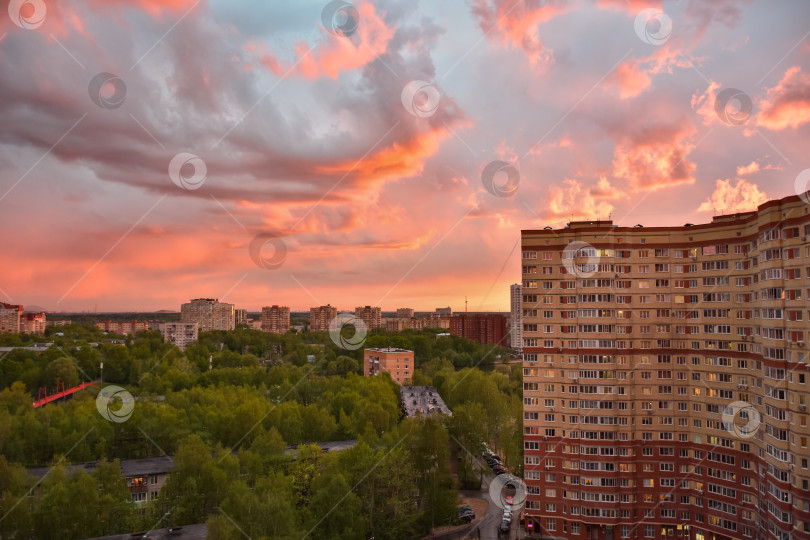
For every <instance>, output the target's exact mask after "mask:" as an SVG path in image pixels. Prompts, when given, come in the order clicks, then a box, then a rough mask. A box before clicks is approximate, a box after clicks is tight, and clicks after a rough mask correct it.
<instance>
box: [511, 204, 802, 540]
mask: <svg viewBox="0 0 810 540" xmlns="http://www.w3.org/2000/svg"><path fill="white" fill-rule="evenodd" d="M809 210H810V205H808V204H807V203H806V202H805V201H804V200H801V199H800V198H799V197H796V196H793V197H786V198H783V199H780V200H772V201H768V202H766V203H764V204H761V205H760V206H759V207H758V209H757V210H756V211H753V212H744V213H738V214H731V215H725V216H717V217H714V218H713V220H712V222H711V223H702V224H697V225H692V224H687V225H684V226H672V227H642V226H640V225H636V226H634V227H623V226H616V225H613V223H612V222H610V221H607V222H605V221H581V222H571V223H569V224H568V226H567V227H565V228H563V229H558V230H551V229H550V228H548V230H524V231H521V238H522V240H521V243H522V278H523V298H522V303H523V310H524V316H523V351H522V352H523V433H524V435H523V444H524V464H525V466H524V479H525V482H526V484H527V491H528V495H527V498H526V503H525V508H524V516H525V519H526V523H527V525H531V527H530V528H531V530H532V532H533V535H532V536H533V537H534V535H535V534H538V535H539V534H541V535H543V537H546V538H548V537H552V536H553V537H555V538H559V539H566V540H567V539H571V540H574V539H578V540H610V539H616V540H618V539H621V538H628V539H635V538H638V539H639V540H643V539H645V538H646V539H652V538H657V539H664V538H667V539H672V538H675V539H676V540H677V539H678V538H683V539H684V540H686V539H689V540H729V539H756V540H788V539H789V540H806V539H808V538H810V498H809V497H808V493H810V491H809V490H810V468H809V467H808V465H809V464H808V462H810V450H808V441H810V418H808V410H807V409H808V402H809V401H810V396H808V386H809V385H810V373H808V370H807V366H808V347H807V339H808V337H810V336H808V322H807V321H808V317H810V311H808V306H809V304H808V299H807V294H808V293H809V292H810V276H809V275H808V272H809V271H810V244H808V237H810V212H809Z"/></svg>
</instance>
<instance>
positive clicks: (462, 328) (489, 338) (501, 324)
mask: <svg viewBox="0 0 810 540" xmlns="http://www.w3.org/2000/svg"><path fill="white" fill-rule="evenodd" d="M450 333H451V334H453V335H454V336H461V337H465V338H467V339H474V340H475V341H477V342H478V343H480V344H481V345H487V344H489V343H494V344H496V345H503V346H504V347H505V346H506V345H507V342H506V317H504V316H503V315H468V314H466V313H461V314H457V315H453V316H452V317H450Z"/></svg>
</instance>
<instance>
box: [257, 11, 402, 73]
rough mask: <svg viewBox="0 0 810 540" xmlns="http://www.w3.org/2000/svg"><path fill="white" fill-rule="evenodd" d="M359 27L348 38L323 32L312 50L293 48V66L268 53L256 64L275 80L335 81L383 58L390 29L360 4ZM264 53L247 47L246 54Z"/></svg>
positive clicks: (300, 45) (304, 43)
mask: <svg viewBox="0 0 810 540" xmlns="http://www.w3.org/2000/svg"><path fill="white" fill-rule="evenodd" d="M356 9H357V12H358V15H359V18H360V24H359V25H358V27H357V33H356V34H353V35H352V36H351V37H342V36H333V35H332V34H329V33H327V32H326V31H324V37H323V39H322V40H321V41H319V42H318V44H317V46H316V47H315V48H311V47H310V45H309V44H308V43H306V42H302V43H299V44H297V45H296V46H295V58H296V60H295V62H293V63H290V62H285V61H282V60H280V59H279V58H278V57H277V56H275V55H274V54H272V53H263V54H262V55H261V58H260V60H259V63H260V64H261V65H263V66H264V67H266V68H267V69H269V70H270V71H272V72H273V73H274V74H275V75H278V76H279V77H281V76H283V75H285V74H296V75H299V76H301V77H303V78H305V79H317V78H319V77H321V76H327V77H331V78H333V79H336V78H337V76H338V74H339V73H340V72H341V71H350V70H353V69H357V68H360V67H363V66H365V65H366V64H368V63H370V62H371V61H373V60H374V59H375V58H377V56H379V55H381V54H383V53H384V52H385V51H386V49H387V48H388V43H389V42H390V41H391V38H392V37H394V29H393V28H388V27H387V26H386V25H385V22H384V21H383V20H382V18H381V16H380V15H378V14H377V13H376V12H375V10H374V6H372V5H371V4H369V3H364V4H360V5H358V6H356ZM253 48H259V49H264V48H265V47H264V46H263V45H262V44H259V45H256V44H251V45H248V46H247V47H246V50H250V49H253Z"/></svg>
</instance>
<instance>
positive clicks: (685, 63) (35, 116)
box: [0, 0, 810, 311]
mask: <svg viewBox="0 0 810 540" xmlns="http://www.w3.org/2000/svg"><path fill="white" fill-rule="evenodd" d="M325 8H326V13H324V9H325ZM648 8H654V9H656V10H663V15H662V14H660V13H659V12H657V11H650V12H643V13H642V10H645V9H648ZM335 9H337V11H335V14H334V17H331V18H330V17H329V13H330V11H329V10H333V11H334V10H335ZM346 13H351V10H350V9H349V8H347V7H346V6H343V5H341V4H339V3H338V4H336V3H327V2H325V1H323V0H315V1H312V0H300V1H296V2H281V1H267V0H199V1H196V0H133V1H124V0H60V1H59V2H57V1H55V0H37V1H36V2H33V1H29V2H28V3H24V2H23V1H22V0H11V2H10V3H9V9H8V13H6V12H5V11H0V55H2V62H0V230H2V251H1V252H0V253H2V254H1V255H0V257H2V259H0V260H2V261H3V264H2V272H1V273H0V301H5V302H13V303H18V304H23V305H25V306H34V305H35V306H41V307H44V308H46V309H48V310H51V311H82V310H93V309H95V308H96V306H97V309H98V310H99V311H124V310H147V311H148V310H157V309H179V306H180V304H181V303H182V302H185V301H187V300H188V299H189V298H196V297H217V298H220V299H221V300H224V301H227V302H233V303H235V304H236V305H237V307H242V308H248V309H251V310H255V309H258V308H260V307H261V306H263V305H270V304H281V305H287V306H290V307H291V308H292V309H293V310H294V311H295V310H303V309H308V308H309V307H310V306H314V305H320V304H326V303H331V304H332V305H336V306H338V307H339V308H342V309H351V308H354V307H355V306H357V305H366V304H370V305H380V306H381V307H382V308H383V309H384V310H391V309H395V308H397V307H412V308H415V309H417V310H423V309H424V310H426V309H429V310H432V309H433V308H435V307H438V306H447V305H450V306H452V307H453V308H454V309H459V310H463V308H464V297H465V296H467V297H468V299H469V309H470V310H471V311H474V310H508V308H509V284H510V283H515V282H518V281H519V280H520V249H519V246H518V247H516V245H517V242H518V241H519V236H520V230H521V229H533V228H542V227H544V226H547V225H550V226H553V227H560V226H564V225H565V223H566V222H567V221H570V220H571V219H572V218H573V219H575V220H578V219H596V218H602V219H607V218H608V217H609V216H612V219H613V221H614V223H616V224H618V225H622V226H632V225H634V224H636V223H641V224H644V225H646V226H653V225H682V224H683V223H685V222H692V223H700V222H706V221H709V220H711V217H712V215H714V214H719V213H732V212H737V211H746V210H753V209H755V208H756V205H757V204H760V203H762V202H764V201H765V200H768V199H774V198H781V197H785V196H789V195H794V194H796V185H795V182H794V180H795V179H796V177H797V175H798V174H799V173H800V172H801V171H802V170H804V169H807V168H808V167H810V152H809V151H808V150H810V147H809V146H808V141H810V26H808V21H810V2H807V1H806V0H793V1H789V0H785V1H782V0H780V1H776V2H774V1H767V0H761V1H741V0H711V1H710V0H679V1H672V2H669V1H666V2H660V1H647V0H558V1H554V0H549V1H546V2H540V1H537V0H518V1H515V0H466V1H465V0H439V1H436V0H430V1H429V0H422V1H421V2H418V3H417V2H416V1H414V0H380V1H375V2H365V1H357V2H355V3H354V13H356V15H357V18H356V21H355V22H356V23H357V24H356V30H355V29H354V28H353V25H352V24H351V23H352V19H351V17H349V19H348V20H346V19H345V14H346ZM640 13H641V15H640V16H639V14H640ZM645 13H646V14H647V15H645ZM649 14H653V15H655V17H653V18H652V19H650V17H649ZM639 17H641V18H639ZM324 21H326V24H327V26H325V25H324ZM332 21H334V22H336V24H338V25H340V24H344V23H345V24H346V26H345V28H347V29H348V30H347V31H344V32H343V34H347V35H341V32H340V31H337V30H335V29H334V25H333V26H329V24H330V22H332ZM668 21H671V28H670V29H668V27H667V22H668ZM639 23H640V24H639ZM339 28H340V27H339V26H338V29H339ZM670 30H671V32H670ZM99 74H102V75H100V76H99ZM104 74H110V75H104ZM412 81H416V82H415V83H414V82H412ZM420 81H421V82H420ZM729 89H731V91H730V92H729V91H727V90H729ZM728 96H736V98H734V99H731V100H730V101H729V103H728V106H727V107H725V108H723V107H719V112H718V107H717V106H716V105H717V103H718V102H719V101H725V100H727V99H729V97H728ZM748 102H750V111H749V110H748V109H747V107H746V103H748ZM740 107H742V110H738V109H739V108H740ZM409 109H410V110H409ZM181 153H186V156H185V157H184V156H180V157H179V158H177V159H173V158H175V156H177V155H178V154H181ZM190 154H193V156H196V157H197V158H196V159H195V158H193V156H190ZM189 160H191V161H190V162H189ZM494 160H501V161H503V162H505V164H511V166H512V167H514V171H516V173H515V174H516V175H517V177H519V180H517V182H516V183H515V182H514V181H513V183H512V184H509V185H506V186H504V182H505V179H506V176H505V174H504V173H500V174H498V175H497V177H496V178H495V180H494V184H495V187H494V188H493V187H492V186H491V185H490V190H488V189H487V186H485V184H486V182H485V181H482V172H484V171H485V167H486V166H487V164H489V163H490V162H492V161H494ZM184 162H188V163H186V165H185V166H183V167H182V168H181V167H180V166H181V165H182V164H183V163H184ZM203 163H204V169H205V177H204V178H203V176H202V174H203V173H202V172H201V171H202V169H203V167H202V164H203ZM195 164H196V165H197V168H195V167H194V165H195ZM172 168H173V169H172ZM507 168H508V167H507ZM170 169H172V170H173V173H172V174H174V178H172V177H171V175H170ZM177 170H179V171H180V173H179V175H180V176H178V173H177ZM194 173H197V174H199V176H194ZM181 176H182V177H181ZM184 179H186V180H185V181H184ZM490 184H491V183H490ZM515 186H516V187H517V189H516V191H515V192H514V193H513V194H511V196H503V195H507V194H508V193H509V192H510V188H514V187H515ZM491 191H492V192H494V193H492V192H491ZM496 194H499V195H496ZM260 235H261V236H260ZM274 238H276V239H279V240H274ZM254 239H256V240H254ZM265 239H270V240H269V241H267V242H265V241H264V240H265ZM252 241H253V251H252V252H251V242H252ZM282 245H283V249H286V253H284V252H283V250H280V251H276V252H275V253H274V252H273V248H272V246H282ZM262 246H264V247H263V249H262ZM251 253H252V254H253V256H251ZM259 253H260V254H261V255H262V256H263V257H264V261H265V262H266V266H271V268H262V267H260V265H259V264H257V263H256V262H255V261H259V262H261V260H260V258H259V256H257V254H259ZM254 259H255V260H254Z"/></svg>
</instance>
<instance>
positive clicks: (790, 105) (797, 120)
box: [756, 66, 810, 130]
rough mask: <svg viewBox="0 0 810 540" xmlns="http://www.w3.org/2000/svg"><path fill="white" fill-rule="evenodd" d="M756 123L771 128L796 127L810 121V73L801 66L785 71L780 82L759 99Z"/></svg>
mask: <svg viewBox="0 0 810 540" xmlns="http://www.w3.org/2000/svg"><path fill="white" fill-rule="evenodd" d="M758 105H759V109H760V110H761V111H762V112H760V113H759V114H758V115H757V118H756V123H757V125H758V126H763V127H766V128H768V129H771V130H780V129H785V128H789V127H790V128H793V129H796V128H797V127H799V126H800V125H802V124H806V123H808V122H810V73H802V69H801V67H799V66H794V67H792V68H790V69H788V70H787V71H786V72H785V75H784V76H783V77H782V80H781V81H779V84H777V85H776V86H774V87H773V88H770V89H768V91H767V93H766V94H765V97H764V98H763V99H761V100H760V101H759V104H758Z"/></svg>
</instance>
